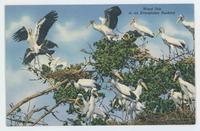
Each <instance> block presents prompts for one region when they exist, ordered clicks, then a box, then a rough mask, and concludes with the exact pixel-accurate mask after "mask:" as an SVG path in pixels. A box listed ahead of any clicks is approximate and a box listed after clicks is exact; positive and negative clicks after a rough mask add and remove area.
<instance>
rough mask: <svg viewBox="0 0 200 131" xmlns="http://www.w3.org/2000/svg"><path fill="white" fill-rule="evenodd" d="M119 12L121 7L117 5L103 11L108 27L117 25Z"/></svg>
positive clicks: (112, 27) (111, 27)
mask: <svg viewBox="0 0 200 131" xmlns="http://www.w3.org/2000/svg"><path fill="white" fill-rule="evenodd" d="M120 14H121V9H120V8H119V7H118V6H113V7H111V8H108V9H106V10H105V11H104V15H105V18H106V22H105V25H106V26H108V27H109V28H110V29H114V28H115V27H116V26H117V22H118V16H119V15H120Z"/></svg>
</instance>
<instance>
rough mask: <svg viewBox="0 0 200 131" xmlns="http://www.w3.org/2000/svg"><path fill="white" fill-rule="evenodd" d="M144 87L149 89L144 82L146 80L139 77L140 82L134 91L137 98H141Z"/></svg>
mask: <svg viewBox="0 0 200 131" xmlns="http://www.w3.org/2000/svg"><path fill="white" fill-rule="evenodd" d="M143 88H144V89H145V90H148V88H147V86H146V84H145V83H144V81H143V80H142V79H139V80H138V83H137V87H136V89H135V90H134V91H133V93H134V94H135V95H136V99H137V100H139V99H140V95H141V94H142V90H143Z"/></svg>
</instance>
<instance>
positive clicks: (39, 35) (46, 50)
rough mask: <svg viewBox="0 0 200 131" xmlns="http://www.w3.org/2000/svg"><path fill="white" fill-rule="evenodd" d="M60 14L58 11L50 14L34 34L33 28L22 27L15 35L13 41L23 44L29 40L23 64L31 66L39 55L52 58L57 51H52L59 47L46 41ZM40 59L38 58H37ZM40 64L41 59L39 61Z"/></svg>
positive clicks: (37, 25)
mask: <svg viewBox="0 0 200 131" xmlns="http://www.w3.org/2000/svg"><path fill="white" fill-rule="evenodd" d="M57 18H58V14H57V12H56V11H51V12H49V13H48V14H47V15H46V16H44V17H43V18H42V19H41V20H39V21H38V23H37V24H36V28H35V30H34V32H33V30H32V29H31V28H27V27H24V26H23V27H22V28H20V29H19V30H18V31H17V32H15V33H14V34H13V40H15V41H16V42H21V41H24V40H27V42H28V43H29V48H27V49H26V52H25V55H24V59H23V64H25V65H26V64H29V63H31V62H32V60H33V59H35V58H37V56H38V55H47V56H51V55H52V54H53V53H54V52H55V51H54V50H51V49H52V48H54V47H57V44H55V43H53V42H52V41H49V40H45V38H46V36H47V33H48V31H49V29H50V28H51V27H52V25H53V24H54V23H55V22H56V21H57ZM37 59H38V58H37ZM38 63H39V59H38Z"/></svg>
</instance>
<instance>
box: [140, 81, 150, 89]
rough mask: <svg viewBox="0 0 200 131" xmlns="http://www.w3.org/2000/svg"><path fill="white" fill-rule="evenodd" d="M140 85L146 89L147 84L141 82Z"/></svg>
mask: <svg viewBox="0 0 200 131" xmlns="http://www.w3.org/2000/svg"><path fill="white" fill-rule="evenodd" d="M141 85H142V86H143V87H144V88H145V89H146V90H148V88H147V85H146V84H145V83H144V82H142V83H141Z"/></svg>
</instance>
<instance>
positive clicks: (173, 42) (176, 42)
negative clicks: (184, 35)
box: [160, 32, 185, 48]
mask: <svg viewBox="0 0 200 131" xmlns="http://www.w3.org/2000/svg"><path fill="white" fill-rule="evenodd" d="M160 36H161V38H162V40H163V42H164V43H165V44H166V45H168V46H170V47H172V48H174V47H183V45H185V41H184V40H181V39H177V38H174V37H172V36H169V35H167V34H165V33H163V32H162V33H161V34H160Z"/></svg>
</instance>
